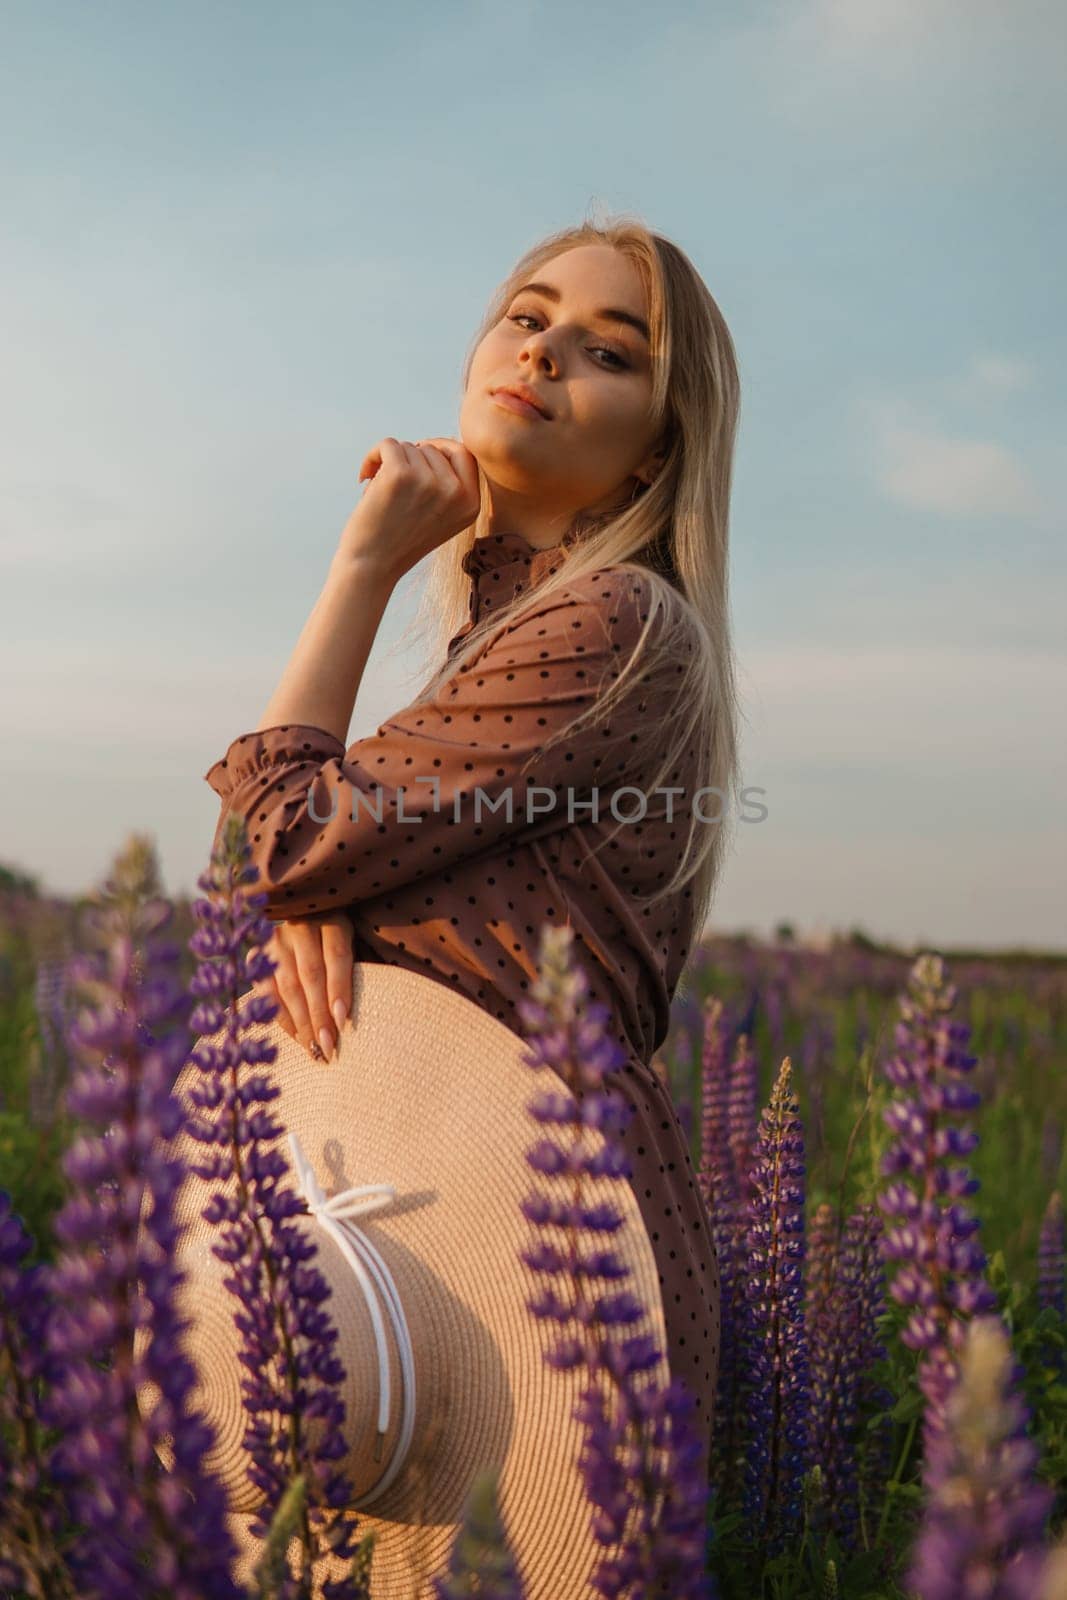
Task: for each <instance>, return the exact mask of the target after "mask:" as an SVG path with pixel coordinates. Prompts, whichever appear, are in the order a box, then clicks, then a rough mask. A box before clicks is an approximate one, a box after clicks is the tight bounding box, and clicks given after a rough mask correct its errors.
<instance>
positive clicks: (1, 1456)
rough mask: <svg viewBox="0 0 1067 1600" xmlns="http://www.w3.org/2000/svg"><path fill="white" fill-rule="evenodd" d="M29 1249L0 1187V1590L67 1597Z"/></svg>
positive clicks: (45, 1308) (47, 1363)
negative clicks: (46, 1440)
mask: <svg viewBox="0 0 1067 1600" xmlns="http://www.w3.org/2000/svg"><path fill="white" fill-rule="evenodd" d="M32 1248H33V1239H32V1236H31V1235H30V1234H29V1233H28V1232H27V1231H26V1228H25V1227H24V1225H23V1222H22V1219H21V1217H19V1216H18V1215H17V1214H16V1213H15V1212H14V1211H13V1210H12V1207H11V1196H10V1195H9V1194H8V1193H7V1191H6V1190H4V1189H0V1593H3V1594H14V1593H15V1592H16V1590H25V1589H26V1588H27V1587H28V1585H29V1582H30V1581H31V1580H32V1581H33V1582H34V1589H33V1591H32V1592H34V1593H40V1594H47V1595H55V1596H56V1600H75V1591H74V1588H73V1585H72V1583H71V1579H70V1574H69V1572H68V1570H67V1566H66V1563H65V1561H64V1559H63V1556H62V1553H61V1545H62V1541H63V1536H64V1518H63V1516H62V1512H61V1505H60V1502H59V1499H58V1496H57V1494H56V1486H55V1485H54V1484H53V1483H51V1481H50V1480H49V1478H48V1476H47V1474H46V1472H45V1470H44V1456H45V1450H44V1444H43V1439H42V1436H41V1435H42V1426H41V1415H40V1397H41V1394H42V1391H44V1390H46V1389H47V1388H48V1387H49V1386H50V1385H52V1384H54V1383H55V1382H56V1378H57V1371H56V1366H55V1363H54V1361H53V1359H52V1357H51V1355H50V1353H49V1349H48V1318H49V1316H50V1315H51V1301H50V1298H49V1295H48V1292H47V1282H46V1278H47V1274H46V1271H45V1267H44V1265H43V1264H42V1263H41V1262H36V1263H34V1264H33V1265H32V1266H28V1267H27V1266H25V1265H24V1261H25V1258H26V1256H27V1255H28V1254H29V1252H30V1251H31V1249H32ZM8 1435H10V1436H11V1440H12V1449H11V1450H10V1451H9V1450H8V1448H7V1438H8Z"/></svg>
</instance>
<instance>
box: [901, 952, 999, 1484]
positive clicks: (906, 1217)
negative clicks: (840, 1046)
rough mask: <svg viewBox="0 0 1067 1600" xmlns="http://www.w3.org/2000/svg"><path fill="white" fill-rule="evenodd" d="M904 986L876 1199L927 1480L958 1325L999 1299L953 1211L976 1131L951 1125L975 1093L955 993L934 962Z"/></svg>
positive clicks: (969, 1223) (958, 1212) (970, 1228)
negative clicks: (884, 1181) (888, 1139)
mask: <svg viewBox="0 0 1067 1600" xmlns="http://www.w3.org/2000/svg"><path fill="white" fill-rule="evenodd" d="M908 987H909V991H910V993H909V994H907V995H905V996H903V998H902V999H901V1013H902V1017H901V1020H900V1021H899V1022H898V1024H897V1027H896V1030H895V1034H894V1040H895V1044H896V1053H895V1054H894V1055H893V1056H892V1057H891V1058H890V1059H889V1061H887V1062H886V1064H885V1068H884V1070H885V1075H886V1077H887V1078H888V1079H889V1081H890V1083H891V1084H893V1085H894V1087H895V1088H896V1089H897V1090H899V1091H901V1092H900V1093H898V1094H897V1095H895V1096H894V1098H893V1099H892V1100H891V1102H890V1103H889V1105H888V1106H886V1108H885V1110H884V1112H883V1116H884V1119H885V1122H886V1124H887V1126H888V1127H889V1128H891V1129H892V1131H893V1132H894V1133H895V1134H896V1135H897V1139H896V1141H895V1143H893V1144H891V1145H890V1147H889V1148H888V1149H887V1151H886V1152H885V1154H884V1156H883V1158H882V1173H883V1175H884V1176H887V1177H892V1178H894V1179H896V1180H897V1181H895V1182H893V1183H891V1184H890V1185H889V1186H888V1187H887V1188H885V1189H884V1190H883V1191H882V1193H881V1194H879V1196H878V1204H879V1206H880V1207H881V1209H882V1211H883V1212H885V1214H886V1215H887V1216H889V1217H891V1218H895V1219H897V1220H896V1222H895V1225H894V1226H893V1227H891V1228H888V1229H887V1231H886V1233H885V1235H884V1236H883V1239H882V1255H883V1259H884V1260H885V1261H887V1262H888V1261H898V1262H902V1263H904V1264H903V1265H902V1266H901V1267H900V1269H899V1270H898V1271H897V1273H896V1276H895V1278H894V1280H893V1283H892V1285H891V1287H890V1293H891V1294H892V1296H893V1298H894V1299H895V1300H896V1301H898V1302H899V1303H900V1304H901V1305H904V1306H911V1307H913V1308H914V1309H913V1310H912V1314H911V1316H910V1317H909V1319H908V1321H907V1324H906V1326H905V1327H904V1329H903V1331H902V1333H901V1340H902V1342H903V1343H904V1344H905V1345H907V1346H908V1348H909V1349H912V1350H917V1351H920V1352H921V1364H920V1368H919V1380H918V1381H919V1385H920V1388H921V1390H922V1392H923V1394H924V1395H925V1396H926V1399H927V1406H926V1411H925V1416H924V1423H923V1426H924V1440H925V1445H924V1481H925V1474H926V1472H927V1470H928V1467H929V1463H930V1462H931V1460H932V1459H933V1456H934V1454H935V1451H934V1448H933V1435H934V1434H935V1433H936V1430H937V1429H938V1427H939V1426H940V1413H941V1410H942V1407H943V1405H944V1401H945V1396H946V1395H947V1393H948V1391H949V1390H950V1389H951V1387H952V1384H953V1382H954V1380H955V1377H956V1371H957V1368H956V1353H957V1351H958V1349H959V1348H960V1346H961V1344H962V1340H963V1334H964V1319H965V1318H967V1317H969V1316H972V1315H975V1314H979V1313H983V1312H987V1311H992V1310H994V1309H995V1308H996V1295H995V1293H994V1291H993V1289H992V1287H991V1286H990V1285H989V1284H988V1283H987V1282H986V1281H985V1279H984V1277H983V1272H984V1269H985V1265H986V1257H985V1253H984V1251H983V1250H982V1248H981V1246H980V1244H979V1243H978V1241H977V1239H975V1238H973V1237H972V1235H974V1234H975V1233H976V1231H977V1229H978V1227H979V1222H978V1219H977V1217H975V1216H973V1215H972V1214H971V1213H970V1212H969V1211H968V1209H967V1208H966V1207H965V1206H963V1205H961V1204H960V1203H959V1202H960V1200H961V1199H962V1198H963V1196H965V1195H969V1194H973V1193H974V1191H975V1190H976V1189H977V1188H978V1180H977V1179H976V1178H973V1177H972V1176H971V1175H970V1174H969V1172H968V1170H967V1168H966V1167H963V1166H960V1165H958V1164H957V1162H958V1158H960V1157H961V1156H964V1155H967V1154H968V1153H969V1152H970V1151H971V1150H973V1149H974V1147H975V1145H976V1144H977V1143H978V1135H977V1133H975V1132H974V1131H973V1130H972V1129H970V1128H968V1127H966V1126H960V1125H959V1120H958V1119H959V1117H960V1115H961V1114H962V1113H965V1112H967V1111H971V1110H973V1109H974V1108H975V1106H976V1105H977V1104H978V1102H979V1095H978V1092H977V1090H975V1089H974V1088H973V1087H972V1086H971V1085H970V1084H968V1083H966V1082H964V1081H963V1078H964V1075H965V1074H966V1073H968V1072H970V1071H971V1070H972V1068H973V1067H974V1065H975V1061H976V1057H975V1056H973V1055H969V1054H968V1053H967V1050H966V1044H967V1041H968V1038H969V1029H968V1028H967V1027H966V1025H965V1024H963V1023H960V1022H956V1021H953V1020H952V1019H951V1018H950V1017H949V1016H948V1012H949V1011H950V1010H951V1009H952V1006H953V1005H954V1004H955V1000H956V990H955V987H954V986H953V985H952V984H950V983H948V982H947V980H946V978H945V974H944V966H943V963H942V960H941V958H940V956H936V955H923V956H920V957H919V959H918V960H917V961H916V962H915V964H914V966H913V967H912V970H911V973H910V976H909V980H908ZM943 1201H947V1204H943V1203H942V1202H943Z"/></svg>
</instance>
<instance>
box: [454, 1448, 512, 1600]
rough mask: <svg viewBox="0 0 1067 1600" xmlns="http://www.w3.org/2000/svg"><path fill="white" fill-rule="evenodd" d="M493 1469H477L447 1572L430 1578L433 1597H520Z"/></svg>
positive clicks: (463, 1599) (505, 1599) (499, 1599)
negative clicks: (441, 1576) (444, 1575)
mask: <svg viewBox="0 0 1067 1600" xmlns="http://www.w3.org/2000/svg"><path fill="white" fill-rule="evenodd" d="M497 1490H498V1474H497V1472H496V1470H495V1469H486V1470H485V1471H483V1472H479V1473H478V1475H477V1477H476V1478H475V1480H474V1485H473V1487H472V1489H471V1491H470V1494H469V1496H468V1497H467V1505H466V1508H465V1511H464V1515H463V1521H462V1523H461V1525H460V1529H459V1532H458V1533H457V1534H456V1537H455V1540H454V1541H453V1544H452V1549H451V1552H450V1554H449V1563H448V1575H447V1576H446V1577H443V1578H434V1579H432V1580H431V1581H432V1587H433V1593H434V1600H467V1597H468V1596H471V1595H477V1596H478V1600H523V1596H524V1593H525V1591H524V1589H523V1585H522V1577H521V1575H520V1573H519V1569H518V1565H517V1564H516V1561H515V1557H514V1555H513V1554H512V1552H511V1549H510V1547H509V1545H508V1542H507V1538H506V1537H505V1533H504V1524H503V1521H502V1519H501V1516H500V1508H499V1504H498V1498H497Z"/></svg>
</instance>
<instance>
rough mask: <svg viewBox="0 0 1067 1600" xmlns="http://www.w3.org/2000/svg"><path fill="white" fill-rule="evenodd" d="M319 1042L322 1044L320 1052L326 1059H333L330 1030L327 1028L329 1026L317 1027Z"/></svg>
mask: <svg viewBox="0 0 1067 1600" xmlns="http://www.w3.org/2000/svg"><path fill="white" fill-rule="evenodd" d="M319 1043H320V1044H321V1046H322V1053H323V1055H324V1056H325V1057H326V1060H327V1061H332V1060H333V1040H332V1039H331V1038H330V1030H329V1028H320V1029H319Z"/></svg>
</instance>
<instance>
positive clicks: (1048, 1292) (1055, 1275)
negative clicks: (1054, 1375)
mask: <svg viewBox="0 0 1067 1600" xmlns="http://www.w3.org/2000/svg"><path fill="white" fill-rule="evenodd" d="M1063 1252H1064V1219H1063V1196H1062V1195H1061V1194H1060V1192H1059V1190H1058V1189H1053V1191H1052V1193H1051V1194H1050V1195H1049V1197H1048V1205H1047V1206H1046V1207H1045V1214H1044V1216H1043V1217H1042V1219H1041V1233H1040V1235H1039V1238H1038V1244H1037V1303H1038V1307H1039V1308H1040V1309H1041V1310H1042V1311H1045V1310H1047V1311H1051V1312H1053V1314H1054V1315H1055V1316H1057V1317H1058V1318H1059V1320H1060V1322H1067V1299H1065V1294H1064V1288H1065V1286H1064V1264H1063ZM1045 1342H1046V1345H1047V1346H1048V1348H1047V1349H1046V1350H1045V1352H1044V1359H1045V1362H1046V1364H1047V1365H1048V1366H1050V1367H1052V1368H1054V1369H1055V1370H1056V1371H1057V1372H1059V1373H1060V1374H1061V1375H1062V1374H1063V1373H1064V1370H1065V1367H1067V1361H1065V1352H1064V1348H1063V1345H1062V1344H1059V1345H1054V1344H1053V1343H1052V1341H1051V1340H1046V1341H1045Z"/></svg>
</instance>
